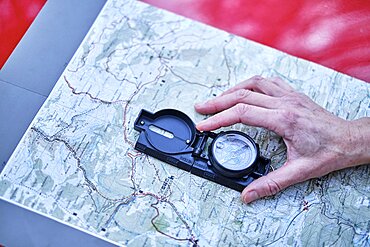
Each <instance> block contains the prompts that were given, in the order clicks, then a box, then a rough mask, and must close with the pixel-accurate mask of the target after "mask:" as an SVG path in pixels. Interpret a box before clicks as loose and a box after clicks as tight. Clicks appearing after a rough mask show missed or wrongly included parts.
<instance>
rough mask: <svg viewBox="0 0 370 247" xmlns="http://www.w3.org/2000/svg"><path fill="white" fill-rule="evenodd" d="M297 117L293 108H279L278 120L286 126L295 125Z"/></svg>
mask: <svg viewBox="0 0 370 247" xmlns="http://www.w3.org/2000/svg"><path fill="white" fill-rule="evenodd" d="M298 118H299V115H298V113H297V112H295V111H294V110H286V109H283V110H280V122H281V123H283V124H284V125H285V126H286V127H287V128H292V127H294V126H295V124H296V123H297V121H298Z"/></svg>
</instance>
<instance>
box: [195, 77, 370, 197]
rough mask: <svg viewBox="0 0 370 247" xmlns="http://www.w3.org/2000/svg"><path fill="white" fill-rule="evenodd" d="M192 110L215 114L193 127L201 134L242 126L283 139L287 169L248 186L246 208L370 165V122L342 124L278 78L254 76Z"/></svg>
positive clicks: (365, 119)
mask: <svg viewBox="0 0 370 247" xmlns="http://www.w3.org/2000/svg"><path fill="white" fill-rule="evenodd" d="M195 109H196V111H198V112H199V113H202V114H215V115H213V116H212V117H210V118H208V119H206V120H204V121H202V122H200V123H198V124H197V129H198V130H201V131H208V130H216V129H218V128H220V127H225V126H230V125H232V124H235V123H244V124H246V125H251V126H258V127H264V128H266V129H269V130H271V131H273V132H275V133H277V134H278V135H280V136H281V137H282V138H283V140H284V142H285V144H286V146H287V160H286V162H285V164H283V166H282V167H280V168H279V169H276V170H275V171H272V172H270V173H268V174H267V175H266V176H263V177H261V178H259V179H257V180H255V181H254V182H252V183H251V184H250V185H248V186H247V187H246V188H245V189H244V190H243V192H242V195H241V197H242V200H243V201H244V202H245V203H250V202H252V201H255V200H257V199H259V198H262V197H266V196H271V195H274V194H276V193H278V192H279V191H281V190H283V189H285V188H287V187H289V186H291V185H293V184H296V183H300V182H303V181H306V180H308V179H311V178H317V177H321V176H324V175H326V174H328V173H330V172H332V171H335V170H340V169H344V168H348V167H353V166H357V165H362V164H369V163H370V118H361V119H357V120H353V121H347V120H344V119H341V118H339V117H337V116H335V115H333V114H332V113H330V112H328V111H327V110H325V109H324V108H322V107H321V106H319V105H317V104H316V103H315V102H313V101H312V100H311V99H310V98H309V97H308V96H306V95H304V94H301V93H298V92H297V91H295V90H294V89H293V88H292V87H291V86H290V85H289V84H288V83H286V82H284V81H283V80H281V79H280V78H268V79H266V78H262V77H259V76H255V77H252V78H250V79H248V80H246V81H244V82H241V83H239V84H238V85H236V86H234V87H233V88H231V89H229V90H227V91H225V92H224V93H222V94H221V95H219V96H218V97H216V98H214V99H212V100H209V101H207V102H205V103H199V104H196V105H195Z"/></svg>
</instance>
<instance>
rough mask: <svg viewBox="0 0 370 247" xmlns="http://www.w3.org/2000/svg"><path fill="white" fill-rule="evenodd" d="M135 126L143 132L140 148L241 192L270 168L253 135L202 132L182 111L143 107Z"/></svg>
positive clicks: (140, 136) (235, 132)
mask: <svg viewBox="0 0 370 247" xmlns="http://www.w3.org/2000/svg"><path fill="white" fill-rule="evenodd" d="M135 129H136V130H138V131H140V135H139V139H138V140H137V142H136V145H135V148H136V149H137V150H139V151H141V152H143V153H146V154H148V155H150V156H153V157H155V158H157V159H160V160H162V161H164V162H167V163H169V164H171V165H173V166H176V167H178V168H180V169H183V170H185V171H189V172H191V173H193V174H195V175H198V176H200V177H202V178H206V179H208V180H211V181H214V182H216V183H218V184H221V185H224V186H227V187H229V188H232V189H235V190H237V191H242V190H243V189H244V188H245V187H246V186H247V185H248V184H249V183H251V182H252V181H253V180H254V179H256V178H258V177H260V176H263V175H265V174H267V173H268V171H269V165H270V160H268V159H265V158H263V157H262V156H260V154H259V153H260V152H259V147H258V145H257V144H256V143H255V142H254V140H253V139H252V138H251V137H250V136H248V135H246V134H245V133H243V132H240V131H223V132H220V133H217V134H216V133H214V132H200V131H198V130H197V129H196V128H195V124H194V122H193V121H192V120H191V119H190V118H189V117H188V116H187V115H186V114H184V113H183V112H180V111H178V110H174V109H164V110H160V111H158V112H156V113H150V112H148V111H146V110H142V111H141V112H140V114H139V116H138V118H137V119H136V121H135ZM207 147H208V148H207Z"/></svg>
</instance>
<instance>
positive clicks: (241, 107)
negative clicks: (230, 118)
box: [235, 103, 249, 116]
mask: <svg viewBox="0 0 370 247" xmlns="http://www.w3.org/2000/svg"><path fill="white" fill-rule="evenodd" d="M248 111H249V106H248V105H246V104H243V103H238V104H236V105H235V113H236V114H238V116H242V115H244V114H245V113H246V112H248Z"/></svg>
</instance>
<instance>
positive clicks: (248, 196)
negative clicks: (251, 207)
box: [243, 190, 259, 203]
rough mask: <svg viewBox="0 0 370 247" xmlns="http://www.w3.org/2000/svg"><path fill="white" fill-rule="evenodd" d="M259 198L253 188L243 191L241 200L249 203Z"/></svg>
mask: <svg viewBox="0 0 370 247" xmlns="http://www.w3.org/2000/svg"><path fill="white" fill-rule="evenodd" d="M258 198H259V196H258V194H257V192H256V191H254V190H251V191H248V192H247V193H245V195H244V196H243V201H244V203H250V202H253V201H255V200H257V199H258Z"/></svg>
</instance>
